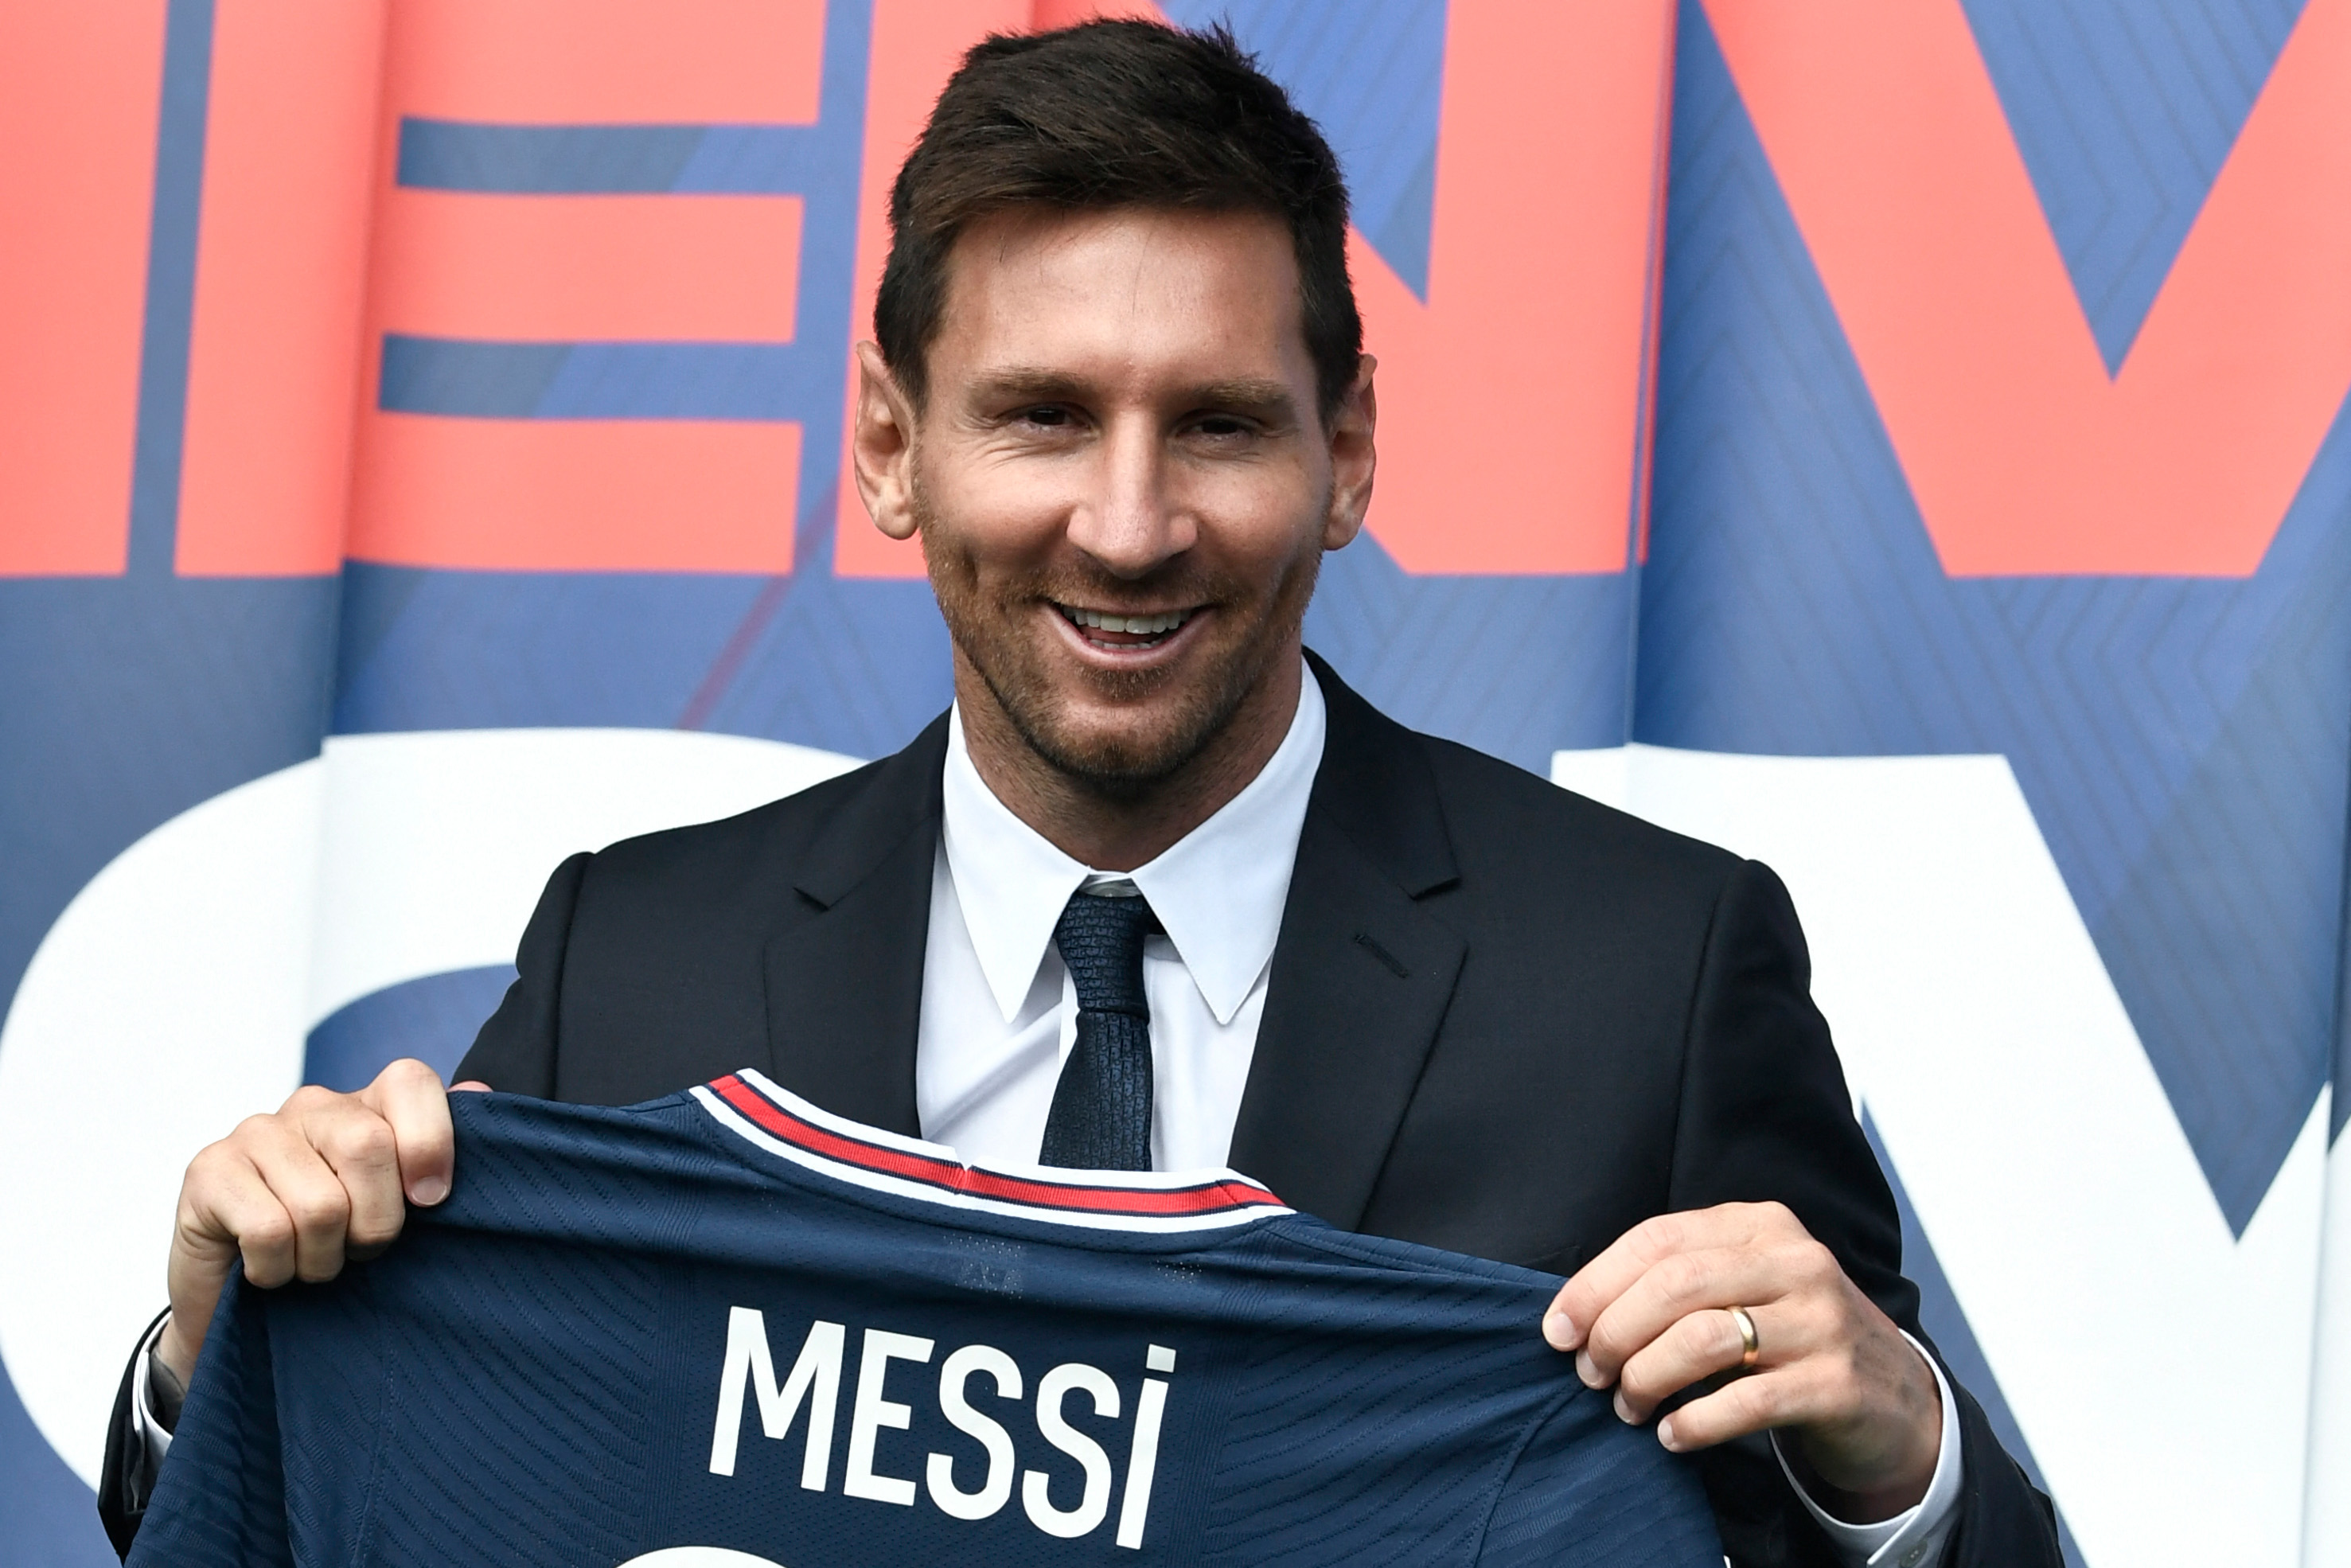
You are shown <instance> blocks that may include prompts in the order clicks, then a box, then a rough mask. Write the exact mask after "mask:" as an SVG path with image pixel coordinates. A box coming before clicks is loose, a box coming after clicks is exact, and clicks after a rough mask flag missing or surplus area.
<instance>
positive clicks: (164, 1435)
mask: <svg viewBox="0 0 2351 1568" xmlns="http://www.w3.org/2000/svg"><path fill="white" fill-rule="evenodd" d="M171 1324H172V1314H171V1313H169V1312H166V1313H164V1314H163V1315H162V1317H160V1318H158V1319H156V1320H155V1327H154V1330H153V1331H152V1333H149V1334H148V1336H147V1337H146V1338H145V1339H144V1340H142V1341H141V1342H140V1345H139V1365H138V1369H137V1370H136V1371H134V1372H133V1373H132V1374H131V1430H132V1431H133V1432H134V1433H136V1434H138V1437H139V1445H140V1448H141V1449H142V1450H143V1451H144V1457H145V1460H146V1462H145V1464H144V1465H143V1466H141V1469H144V1470H145V1471H146V1473H147V1474H148V1475H150V1476H152V1475H153V1474H154V1472H155V1469H156V1468H157V1467H158V1466H160V1465H162V1462H163V1456H164V1455H165V1454H168V1453H170V1452H171V1451H172V1429H171V1428H170V1427H166V1426H164V1425H163V1422H162V1417H161V1416H157V1415H156V1414H155V1395H154V1391H153V1389H152V1387H151V1386H150V1385H151V1383H152V1379H153V1377H154V1375H155V1346H156V1345H157V1343H160V1342H161V1341H162V1337H163V1331H164V1330H165V1329H167V1328H169V1327H170V1326H171ZM151 1484H152V1483H151Z"/></svg>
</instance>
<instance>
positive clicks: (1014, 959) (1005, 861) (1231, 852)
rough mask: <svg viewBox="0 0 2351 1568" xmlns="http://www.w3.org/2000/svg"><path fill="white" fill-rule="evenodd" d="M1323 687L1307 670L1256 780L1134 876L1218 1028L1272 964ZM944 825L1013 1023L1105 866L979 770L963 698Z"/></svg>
mask: <svg viewBox="0 0 2351 1568" xmlns="http://www.w3.org/2000/svg"><path fill="white" fill-rule="evenodd" d="M1324 722H1325V721H1324V714H1323V703H1322V687H1321V686H1320V685H1317V684H1316V682H1315V679H1314V673H1313V671H1311V670H1308V671H1306V672H1305V676H1304V679H1303V681H1302V682H1301V685H1300V686H1299V692H1298V711H1297V712H1296V713H1295V714H1294V715H1292V716H1291V717H1290V731H1289V733H1288V734H1286V735H1284V736H1283V737H1282V739H1281V744H1280V746H1279V747H1276V748H1275V749H1274V753H1273V756H1272V757H1271V758H1270V759H1268V761H1267V762H1266V765H1265V767H1264V768H1262V769H1260V770H1259V773H1258V776H1257V777H1256V778H1254V779H1250V780H1249V784H1248V786H1247V787H1246V788H1244V789H1242V790H1241V792H1240V793H1239V794H1238V795H1236V796H1234V797H1233V798H1232V799H1231V800H1228V801H1227V802H1225V804H1224V806H1223V807H1222V808H1221V809H1220V810H1218V811H1217V814H1216V815H1215V816H1213V817H1210V818H1209V819H1208V820H1207V821H1205V822H1203V823H1201V824H1200V825H1199V826H1198V827H1196V828H1195V829H1193V830H1192V831H1190V832H1188V833H1186V834H1185V835H1184V837H1182V838H1181V839H1178V840H1177V841H1175V843H1173V844H1171V845H1169V846H1168V847H1167V849H1166V850H1165V852H1162V853H1161V854H1160V855H1159V857H1158V858H1157V859H1156V860H1154V861H1152V862H1150V863H1148V864H1146V865H1142V866H1138V867H1136V868H1135V869H1134V871H1132V872H1129V873H1125V876H1126V880H1129V881H1132V882H1133V883H1134V885H1135V886H1136V887H1138V888H1139V889H1141V890H1142V892H1143V895H1144V897H1145V898H1147V899H1149V900H1150V901H1151V908H1152V912H1153V913H1154V914H1155V915H1158V916H1159V924H1160V925H1161V926H1162V927H1163V928H1164V929H1165V931H1166V933H1167V940H1168V941H1169V942H1170V943H1172V944H1173V945H1174V946H1175V954H1176V956H1177V957H1178V958H1180V959H1182V960H1183V964H1184V967H1185V969H1186V972H1188V973H1189V974H1190V975H1191V977H1192V983H1193V984H1194V985H1195V986H1196V987H1197V988H1199V992H1200V999H1201V1000H1203V1001H1205V1002H1206V1003H1207V1005H1208V1010H1209V1011H1210V1012H1211V1013H1213V1014H1214V1015H1216V1019H1217V1023H1219V1024H1229V1023H1231V1022H1232V1020H1233V1015H1234V1014H1236V1013H1238V1011H1239V1010H1240V1006H1241V1003H1242V1002H1244V1001H1246V1000H1247V999H1248V998H1249V990H1250V988H1252V987H1254V986H1255V985H1256V984H1257V979H1258V977H1259V975H1261V974H1263V973H1264V972H1265V967H1266V965H1267V964H1268V963H1269V962H1270V961H1271V960H1272V957H1273V945H1274V941H1275V939H1276V938H1277V937H1279V936H1280V934H1281V911H1282V906H1283V905H1284V904H1286V903H1287V902H1288V901H1289V897H1290V872H1291V869H1292V868H1293V867H1294V866H1295V864H1296V863H1297V860H1298V835H1299V831H1300V830H1301V828H1303V827H1304V825H1305V822H1306V802H1307V799H1308V797H1309V796H1310V795H1311V794H1312V792H1313V789H1314V774H1315V771H1316V769H1317V768H1320V767H1321V766H1322V737H1323V728H1324ZM943 782H944V786H945V789H944V794H943V797H942V809H943V813H944V821H943V822H942V825H941V831H942V836H943V842H944V843H945V846H946V859H947V872H948V874H949V875H950V876H951V877H952V878H953V879H954V882H955V890H956V903H957V904H960V905H961V906H962V909H963V918H964V925H965V926H966V928H967V930H968V931H969V932H970V934H971V945H972V949H973V951H974V952H976V953H977V955H978V956H979V967H980V970H981V972H982V973H983V974H985V975H986V976H987V988H988V990H989V992H990V993H991V994H992V995H993V996H994V997H995V998H996V1005H997V1007H998V1009H1001V1011H1002V1012H1003V1014H1004V1019H1005V1021H1006V1022H1007V1023H1009V1022H1011V1021H1012V1019H1014V1018H1015V1017H1016V1016H1018V1015H1019V1011H1020V1008H1021V1004H1022V1003H1023V1002H1025V1001H1026V1000H1027V999H1028V997H1029V988H1031V987H1032V986H1033V985H1034V984H1035V982H1036V979H1037V971H1038V968H1039V967H1040V966H1041V965H1042V964H1043V963H1044V961H1045V955H1046V954H1047V952H1049V951H1050V949H1051V946H1052V942H1053V927H1054V925H1056V924H1057V923H1058V922H1059V921H1060V920H1061V910H1062V907H1063V906H1064V905H1065V904H1068V903H1069V901H1070V895H1071V894H1073V893H1075V892H1077V890H1078V889H1079V888H1080V887H1081V885H1083V884H1085V883H1087V882H1089V881H1103V880H1111V879H1113V877H1115V875H1116V874H1117V873H1104V872H1097V871H1094V870H1093V869H1092V868H1091V867H1089V866H1086V865H1084V864H1082V863H1081V862H1078V861H1075V860H1072V859H1071V858H1070V857H1069V856H1068V855H1066V854H1064V853H1062V852H1061V851H1060V850H1059V849H1057V848H1055V847H1054V846H1053V845H1052V844H1051V843H1050V841H1047V840H1046V838H1045V837H1044V835H1042V834H1041V833H1040V832H1038V831H1036V830H1035V829H1034V828H1031V827H1030V826H1029V824H1028V823H1026V822H1024V821H1021V820H1020V819H1019V817H1016V816H1014V815H1013V814H1012V811H1011V809H1010V808H1008V806H1006V805H1005V804H1004V802H1003V801H1001V800H998V799H997V798H996V795H995V792H994V791H993V790H991V789H988V787H987V783H986V782H985V781H984V780H983V779H981V778H980V776H979V769H978V768H976V767H974V766H973V764H972V760H971V753H970V751H969V750H968V749H967V747H965V744H964V734H963V713H962V710H961V708H960V706H958V707H957V708H956V710H955V711H954V712H953V713H952V714H951V715H950V716H949V719H948V724H947V760H946V778H945V779H944V781H943Z"/></svg>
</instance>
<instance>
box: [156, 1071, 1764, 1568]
mask: <svg viewBox="0 0 2351 1568" xmlns="http://www.w3.org/2000/svg"><path fill="white" fill-rule="evenodd" d="M451 1109H452V1113H453V1114H454V1115H455V1119H456V1129H457V1179H456V1185H455V1191H454V1192H453V1193H452V1194H451V1195H450V1197H449V1198H448V1200H447V1201H446V1202H445V1203H444V1204H442V1205H441V1206H440V1207H437V1208H432V1209H418V1210H414V1211H413V1212H412V1213H411V1215H410V1217H409V1222H408V1229H407V1233H406V1234H405V1235H404V1236H403V1237H402V1239H401V1241H400V1242H399V1244H398V1245H397V1246H395V1247H393V1248H392V1249H390V1250H389V1251H387V1252H386V1253H384V1254H383V1255H382V1256H381V1257H380V1258H378V1259H376V1260H373V1261H371V1262H366V1263H355V1264H352V1265H350V1267H348V1268H346V1269H345V1270H344V1271H343V1273H342V1275H341V1276H340V1278H338V1279H336V1280H334V1281H331V1282H329V1283H327V1284H323V1285H300V1284H297V1285H289V1286H287V1287H285V1288H283V1289H279V1290H275V1291H261V1290H256V1289H253V1288H251V1287H248V1286H246V1285H245V1284H244V1283H243V1282H242V1281H237V1282H236V1283H235V1285H234V1286H233V1287H232V1289H231V1290H230V1291H229V1292H228V1294H227V1295H226V1296H225V1297H224V1299H223V1301H222V1304H221V1308H220V1311H219V1313H218V1315H217V1316H216V1317H215V1319H214V1322H213V1325H212V1329H211V1332H210V1334H209V1337H208V1338H207V1339H206V1341H205V1344H204V1355H203V1358H202V1360H201V1361H200V1363H199V1364H198V1365H197V1368H196V1374H195V1378H194V1381H193V1386H192V1387H191V1388H190V1390H189V1393H188V1398H187V1404H186V1406H185V1408H184V1409H183V1412H182V1415H181V1419H180V1426H179V1430H178V1434H177V1436H176V1437H175V1438H174V1440H173V1442H172V1448H171V1454H170V1457H169V1458H168V1459H167V1460H166V1461H165V1463H164V1466H163V1470H162V1477H161V1482H160V1485H159V1486H158V1488H157V1490H156V1493H155V1497H154V1500H153V1503H152V1506H151V1508H150V1510H149V1512H148V1514H147V1518H146V1521H145V1523H144V1525H143V1526H142V1527H141V1531H140V1533H139V1538H138V1543H137V1549H136V1550H135V1551H134V1552H132V1554H131V1563H132V1564H133V1565H134V1568H137V1565H142V1564H166V1563H168V1564H172V1565H174V1568H204V1565H209V1564H219V1565H221V1568H229V1565H231V1564H235V1565H236V1568H253V1565H256V1564H273V1563H274V1564H293V1563H300V1564H326V1563H333V1564H337V1565H338V1568H340V1565H343V1564H362V1563H402V1564H406V1563H413V1564H418V1565H420V1568H422V1565H425V1564H431V1565H433V1568H446V1565H451V1564H459V1563H512V1564H531V1565H533V1568H538V1565H545V1568H557V1565H561V1568H613V1565H617V1564H630V1563H637V1564H642V1565H643V1568H697V1565H700V1568H718V1565H720V1564H727V1565H732V1568H755V1565H758V1564H782V1565H785V1568H913V1565H918V1564H929V1563H995V1564H1011V1565H1025V1564H1036V1565H1038V1568H1047V1565H1050V1564H1060V1563H1119V1564H1125V1563H1133V1564H1137V1565H1142V1564H1151V1563H1217V1564H1226V1563H1231V1564H1239V1563H1284V1564H1292V1565H1306V1564H1317V1563H1331V1564H1338V1563H1347V1564H1351V1565H1364V1564H1373V1563H1399V1564H1413V1565H1415V1568H1429V1565H1433V1564H1447V1563H1459V1564H1469V1563H1480V1564H1489V1565H1491V1564H1533V1563H1544V1564H1561V1565H1565V1568H1581V1565H1584V1564H1593V1565H1597V1564H1602V1563H1607V1564H1612V1565H1614V1568H1713V1565H1716V1564H1719V1563H1720V1562H1721V1561H1722V1557H1721V1551H1720V1548H1719V1546H1718V1545H1717V1544H1716V1540H1715V1533H1714V1526H1713V1522H1712V1519H1711V1517H1710V1515H1709V1513H1708V1509H1707V1505H1706V1501H1705V1498H1704V1495H1703V1493H1702V1491H1701V1490H1700V1488H1699V1486H1698V1479H1697V1477H1696V1475H1695V1474H1694V1473H1693V1472H1692V1470H1691V1469H1689V1468H1688V1467H1687V1465H1686V1464H1685V1463H1684V1462H1683V1461H1681V1460H1678V1459H1677V1458H1675V1457H1674V1456H1672V1455H1670V1454H1667V1452H1666V1451H1665V1450H1664V1449H1663V1448H1660V1447H1659V1446H1658V1444H1657V1442H1656V1437H1654V1436H1653V1435H1652V1434H1650V1433H1648V1432H1646V1431H1636V1430H1635V1429H1633V1428H1630V1427H1625V1425H1624V1424H1623V1423H1621V1422H1620V1421H1618V1420H1617V1419H1616V1417H1615V1416H1614V1413H1613V1412H1612V1410H1611V1409H1610V1406H1609V1402H1608V1399H1607V1396H1604V1395H1600V1394H1594V1393H1592V1392H1590V1391H1588V1390H1586V1389H1585V1388H1584V1387H1583V1385H1582V1384H1581V1383H1580V1382H1578V1381H1577V1379H1576V1377H1575V1375H1574V1373H1573V1367H1572V1366H1571V1364H1570V1363H1569V1360H1568V1358H1567V1357H1565V1356H1562V1355H1559V1354H1556V1353H1554V1352H1552V1351H1551V1350H1549V1349H1548V1348H1546V1347H1545V1346H1544V1345H1543V1343H1542V1342H1541V1338H1540V1337H1539V1335H1538V1333H1537V1324H1538V1322H1539V1319H1540V1315H1541V1311H1542V1309H1543V1307H1544V1305H1545V1304H1546V1302H1547V1301H1548V1300H1549V1298H1550V1296H1551V1293H1552V1290H1553V1289H1554V1288H1555V1286H1556V1283H1557V1282H1556V1281H1553V1280H1552V1279H1550V1278H1547V1277H1545V1276H1543V1275H1541V1274H1536V1273H1532V1272H1530V1271H1528V1270H1521V1269H1514V1268H1509V1267H1506V1266H1504V1265H1501V1264H1497V1263H1488V1262H1482V1261H1479V1260H1475V1259H1470V1258H1463V1257H1457V1256H1455V1255H1453V1254H1450V1253H1445V1252H1438V1251H1435V1250H1432V1249H1427V1248H1422V1247H1415V1246H1410V1245H1406V1244H1405V1243H1401V1242H1395V1241H1384V1240H1377V1239H1370V1238H1365V1237H1360V1236H1352V1235H1349V1234H1346V1233H1345V1232H1343V1231H1339V1230H1334V1229H1332V1228H1330V1227H1329V1226H1327V1225H1324V1224H1322V1222H1320V1221H1318V1220H1315V1219H1312V1218H1308V1217H1306V1216H1304V1215H1301V1214H1297V1213H1294V1212H1292V1211H1291V1210H1290V1209H1288V1208H1285V1207H1282V1205H1281V1204H1280V1202H1279V1201H1278V1200H1277V1199H1276V1198H1275V1197H1274V1196H1273V1195H1272V1194H1271V1193H1270V1192H1268V1191H1267V1190H1266V1189H1265V1188H1264V1187H1262V1186H1259V1185H1257V1184H1256V1183H1254V1182H1251V1181H1249V1180H1248V1179H1246V1178H1245V1177H1242V1176H1236V1175H1233V1174H1232V1173H1230V1172H1214V1173H1207V1174H1206V1175H1203V1174H1201V1173H1191V1174H1189V1175H1174V1176H1155V1175H1137V1174H1134V1173H1129V1172H1114V1173H1091V1172H1073V1171H1041V1170H1030V1171H1027V1172H1015V1171H998V1170H992V1169H988V1168H985V1167H981V1166H967V1165H964V1164H961V1163H959V1162H958V1161H957V1160H956V1158H955V1156H954V1155H953V1153H952V1152H951V1151H949V1150H947V1149H945V1148H941V1147H939V1146H937V1145H929V1144H924V1143H920V1142H917V1141H915V1140H913V1139H908V1138H902V1137H897V1136H893V1135H892V1134H887V1133H883V1132H879V1131H876V1130H875V1129H872V1128H870V1127H865V1126H861V1125H859V1124H855V1123H852V1122H847V1121H843V1120H842V1119H841V1118H839V1117H836V1116H831V1115H829V1114H827V1113H824V1112H822V1111H820V1110H818V1109H817V1108H816V1107H814V1106H811V1105H810V1104H808V1103H805V1102H802V1101H799V1100H798V1099H796V1098H794V1097H793V1096H792V1095H790V1094H789V1093H787V1092H784V1091H782V1090H780V1089H778V1088H777V1087H776V1086H775V1085H774V1084H772V1083H769V1082H767V1081H766V1080H765V1079H763V1078H761V1077H760V1076H759V1075H758V1074H757V1073H754V1072H748V1071H747V1072H743V1073H741V1074H739V1075H736V1076H731V1077H728V1078H724V1079H721V1080H719V1081H718V1082H715V1083H712V1084H709V1085H707V1086H705V1087H702V1088H697V1089H695V1090H692V1091H690V1092H686V1093H684V1094H678V1095H673V1096H671V1097H670V1098H668V1099H664V1100H656V1101H653V1102H651V1103H647V1104H643V1105H638V1106H634V1107H632V1108H629V1109H626V1110H603V1109H594V1108H589V1107H582V1106H574V1105H559V1104H553V1103H547V1102H543V1101H537V1100H528V1099H523V1098H519V1097H516V1096H510V1095H503V1094H458V1095H454V1096H452V1098H451Z"/></svg>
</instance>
